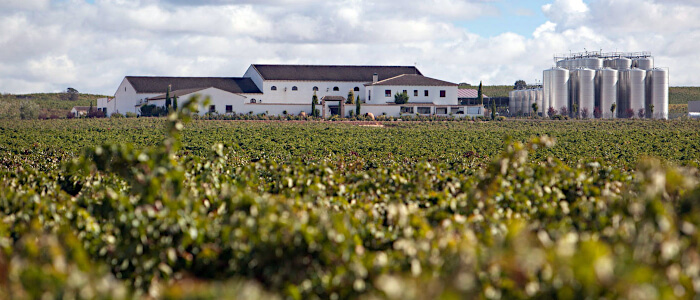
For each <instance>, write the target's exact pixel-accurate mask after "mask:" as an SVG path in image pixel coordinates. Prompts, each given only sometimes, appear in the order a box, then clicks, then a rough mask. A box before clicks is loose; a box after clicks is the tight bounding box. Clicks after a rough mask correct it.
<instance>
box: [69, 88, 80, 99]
mask: <svg viewBox="0 0 700 300" xmlns="http://www.w3.org/2000/svg"><path fill="white" fill-rule="evenodd" d="M66 94H68V100H70V101H76V100H78V98H80V92H78V90H76V89H74V88H72V87H69V88H67V89H66Z"/></svg>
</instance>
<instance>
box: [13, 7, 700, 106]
mask: <svg viewBox="0 0 700 300" xmlns="http://www.w3.org/2000/svg"><path fill="white" fill-rule="evenodd" d="M698 49H700V0H518V1H501V0H200V1H194V0H0V92H2V93H15V94H20V93H35V92H58V91H63V90H65V89H66V88H68V87H73V88H75V89H77V90H78V91H80V92H82V93H94V94H103V95H113V94H114V92H115V90H116V88H117V86H118V85H119V83H120V82H121V80H122V79H123V78H124V76H128V75H133V76H137V75H140V76H225V77H238V76H243V74H244V72H245V70H246V69H247V68H248V66H250V65H251V64H255V63H259V64H269V63H275V64H276V63H280V64H335V65H415V66H417V67H418V68H419V69H420V70H421V72H422V73H423V74H424V75H426V76H429V77H434V78H438V79H442V80H447V81H451V82H455V83H461V82H467V83H470V84H474V85H478V83H479V82H480V81H483V83H484V84H486V85H511V84H513V83H514V82H515V81H516V80H519V79H523V80H525V81H526V82H528V83H533V82H535V81H541V78H542V70H544V69H546V68H549V67H551V66H552V65H553V64H554V60H553V57H554V55H555V54H558V53H569V52H570V51H573V52H583V51H600V50H603V51H604V52H613V51H629V52H639V51H650V52H652V54H653V55H654V57H655V64H656V66H657V67H668V68H669V69H670V77H671V78H670V80H671V85H673V86H700V79H699V78H698V76H697V74H698V73H700V72H698V71H699V70H700V50H698Z"/></svg>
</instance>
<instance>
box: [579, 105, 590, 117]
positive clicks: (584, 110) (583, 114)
mask: <svg viewBox="0 0 700 300" xmlns="http://www.w3.org/2000/svg"><path fill="white" fill-rule="evenodd" d="M589 113H590V112H589V111H588V107H584V108H583V109H581V118H582V119H588V114H589Z"/></svg>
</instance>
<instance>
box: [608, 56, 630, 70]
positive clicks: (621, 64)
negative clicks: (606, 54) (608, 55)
mask: <svg viewBox="0 0 700 300" xmlns="http://www.w3.org/2000/svg"><path fill="white" fill-rule="evenodd" d="M612 61H613V62H612V64H613V69H616V70H625V69H630V68H632V60H631V59H629V58H626V57H620V58H615V59H613V60H612Z"/></svg>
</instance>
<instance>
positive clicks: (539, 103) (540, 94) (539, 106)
mask: <svg viewBox="0 0 700 300" xmlns="http://www.w3.org/2000/svg"><path fill="white" fill-rule="evenodd" d="M535 91H536V93H537V97H536V99H537V100H536V103H537V113H538V114H542V112H543V108H544V88H538V89H537V90H535ZM542 115H543V116H544V114H542Z"/></svg>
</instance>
